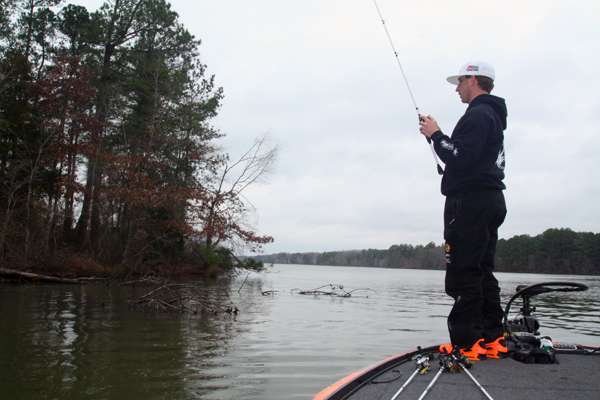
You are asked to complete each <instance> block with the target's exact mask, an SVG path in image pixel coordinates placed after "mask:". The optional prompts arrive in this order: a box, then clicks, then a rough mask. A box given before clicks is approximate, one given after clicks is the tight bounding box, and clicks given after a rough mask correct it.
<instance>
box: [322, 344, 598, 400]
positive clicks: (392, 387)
mask: <svg viewBox="0 0 600 400" xmlns="http://www.w3.org/2000/svg"><path fill="white" fill-rule="evenodd" d="M557 359H558V362H559V363H557V364H524V363H521V362H518V361H515V360H513V359H512V358H505V359H501V360H494V359H488V360H484V361H476V362H474V363H473V366H472V368H470V369H469V372H471V374H472V375H473V376H474V377H475V379H476V380H477V381H478V382H479V383H480V384H481V385H482V386H483V387H484V388H485V390H487V392H488V393H489V395H490V396H491V397H492V398H493V399H494V400H499V399H511V400H537V399H553V400H555V399H568V400H598V399H600V353H595V354H587V355H581V354H558V355H557ZM398 360H402V361H400V362H399V363H398V362H396V363H395V364H394V362H393V361H392V362H390V361H388V362H386V363H383V364H381V365H380V366H378V367H376V368H374V369H373V370H371V371H369V372H367V373H366V374H365V375H363V378H364V379H361V378H359V379H355V380H354V382H353V384H352V385H351V386H353V387H352V389H351V390H348V387H346V390H341V391H339V390H338V389H336V390H338V391H337V393H336V394H334V395H332V396H330V397H322V398H323V399H330V400H342V399H347V400H367V399H368V400H391V399H392V398H393V396H394V394H395V393H396V392H397V391H398V389H399V388H400V387H401V386H402V385H403V384H404V382H406V381H407V379H408V378H409V377H410V375H411V374H412V373H413V372H414V371H415V365H416V364H415V362H414V361H412V360H408V361H405V360H406V358H399V359H398ZM438 370H439V365H438V360H437V356H434V358H433V359H432V361H431V367H430V369H429V372H427V373H426V374H423V375H416V376H415V378H414V379H413V380H412V382H411V383H410V384H409V385H408V386H407V387H406V388H405V389H404V390H403V392H402V393H401V394H400V395H399V396H398V397H397V400H403V399H418V398H419V397H420V396H421V394H422V393H423V392H424V391H425V388H426V387H427V385H429V383H430V382H431V381H432V379H433V378H434V376H435V375H436V373H437V372H438ZM357 382H359V383H357ZM342 386H343V385H340V388H341V387H342ZM334 392H335V391H334ZM318 398H319V397H315V399H318ZM485 398H486V397H485V395H484V394H483V392H482V391H481V390H480V389H479V388H478V387H477V386H476V384H475V383H474V382H473V381H472V380H471V379H470V378H469V376H468V375H467V374H466V373H465V372H464V371H461V372H457V373H449V372H443V373H442V374H441V375H440V377H439V379H438V381H437V382H436V383H435V385H434V386H433V387H432V389H431V390H430V392H429V393H428V394H427V396H426V397H425V399H431V400H437V399H443V400H470V399H473V400H481V399H485Z"/></svg>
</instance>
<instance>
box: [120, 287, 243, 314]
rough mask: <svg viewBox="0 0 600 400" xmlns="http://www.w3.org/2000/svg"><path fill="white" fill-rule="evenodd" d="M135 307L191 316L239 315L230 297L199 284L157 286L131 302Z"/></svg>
mask: <svg viewBox="0 0 600 400" xmlns="http://www.w3.org/2000/svg"><path fill="white" fill-rule="evenodd" d="M129 304H130V305H132V306H133V307H139V308H145V309H150V310H153V311H159V312H181V313H190V314H194V315H196V314H202V313H211V314H231V315H237V314H238V313H239V311H240V310H239V309H238V307H237V306H236V305H235V304H233V303H232V302H231V301H230V300H229V295H228V294H225V296H220V295H218V294H217V293H215V292H214V291H210V290H207V289H206V288H204V287H201V286H199V285H197V284H189V283H166V284H161V285H160V286H157V287H155V288H153V289H151V290H150V291H148V292H147V293H146V294H144V295H142V296H140V297H138V298H136V299H132V300H130V301H129Z"/></svg>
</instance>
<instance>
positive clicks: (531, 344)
mask: <svg viewBox="0 0 600 400" xmlns="http://www.w3.org/2000/svg"><path fill="white" fill-rule="evenodd" d="M587 289H588V287H587V286H586V285H584V284H582V283H574V282H544V283H537V284H535V285H529V286H527V285H519V286H517V292H516V293H515V294H514V295H513V297H512V298H511V299H510V300H509V301H508V303H507V304H506V308H505V310H504V318H503V321H502V325H503V327H504V332H505V337H506V339H507V340H506V342H507V346H508V349H509V353H510V354H511V355H512V357H513V358H514V359H515V360H517V361H521V362H524V363H527V364H553V363H555V362H556V352H555V350H554V345H553V343H552V339H551V338H550V337H548V336H544V337H540V336H539V335H540V332H539V329H540V323H539V321H538V320H537V318H536V317H535V315H534V314H533V313H534V312H535V307H534V306H532V305H531V298H532V297H535V296H537V295H539V294H542V293H550V292H579V291H584V290H587ZM518 298H521V300H522V306H521V309H520V314H519V315H518V316H517V317H515V318H512V319H510V320H509V319H508V314H509V312H510V307H511V305H512V303H513V302H514V301H515V300H516V299H518Z"/></svg>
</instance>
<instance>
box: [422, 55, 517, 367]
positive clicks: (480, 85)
mask: <svg viewBox="0 0 600 400" xmlns="http://www.w3.org/2000/svg"><path fill="white" fill-rule="evenodd" d="M494 79H495V73H494V69H493V67H492V66H491V65H489V64H487V63H484V62H470V63H467V64H465V65H463V66H462V67H461V69H460V71H459V73H458V75H454V76H451V77H449V78H448V82H450V83H452V84H454V85H457V86H456V91H457V92H458V94H459V96H460V99H461V101H462V102H463V103H466V104H468V107H467V110H466V112H465V114H464V115H463V116H462V117H461V118H460V120H459V121H458V123H457V124H456V127H455V128H454V131H453V132H452V135H451V136H450V137H448V136H446V135H445V134H443V133H442V131H441V130H440V128H439V126H438V124H437V122H436V120H435V119H433V118H432V117H431V116H422V117H421V122H420V131H421V133H422V134H423V135H424V136H425V137H427V138H428V139H431V140H432V141H433V143H434V148H435V151H436V153H437V154H438V156H439V157H440V159H441V160H442V161H443V162H444V163H445V164H446V168H445V171H444V175H443V177H442V185H441V186H442V187H441V188H442V194H443V195H445V196H446V203H445V206H444V240H445V241H446V243H445V256H446V279H445V286H446V293H447V294H448V295H449V296H451V297H452V298H453V299H454V306H453V307H452V310H451V311H450V314H449V315H448V330H449V332H450V340H451V342H452V343H451V345H450V346H447V345H446V346H445V347H444V349H442V350H445V351H451V350H452V349H455V348H459V349H460V351H461V353H462V354H463V355H465V356H467V357H468V358H469V359H472V360H477V359H483V358H486V356H487V357H491V358H498V357H499V356H500V355H501V354H502V353H506V351H507V349H506V347H505V346H504V342H503V338H502V333H503V332H502V316H503V313H502V308H501V307H500V288H499V286H498V281H497V280H496V278H495V277H494V275H493V273H492V271H493V270H494V255H495V252H496V243H497V241H498V227H499V226H500V225H501V224H502V222H504V217H505V216H506V204H505V202H504V195H503V193H502V190H504V189H505V188H506V187H505V186H504V183H503V182H502V180H503V179H504V144H503V143H504V133H503V131H504V129H506V116H507V112H506V104H505V102H504V99H502V98H500V97H496V96H492V95H491V94H490V92H491V91H492V89H493V88H494Z"/></svg>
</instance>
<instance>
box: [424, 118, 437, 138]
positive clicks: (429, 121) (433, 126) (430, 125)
mask: <svg viewBox="0 0 600 400" xmlns="http://www.w3.org/2000/svg"><path fill="white" fill-rule="evenodd" d="M419 130H420V131H421V133H422V134H423V136H425V137H426V138H428V139H429V138H430V137H431V135H433V134H434V133H435V132H437V131H439V130H440V127H439V125H438V123H437V121H436V120H435V119H433V117H432V116H431V115H420V116H419Z"/></svg>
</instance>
